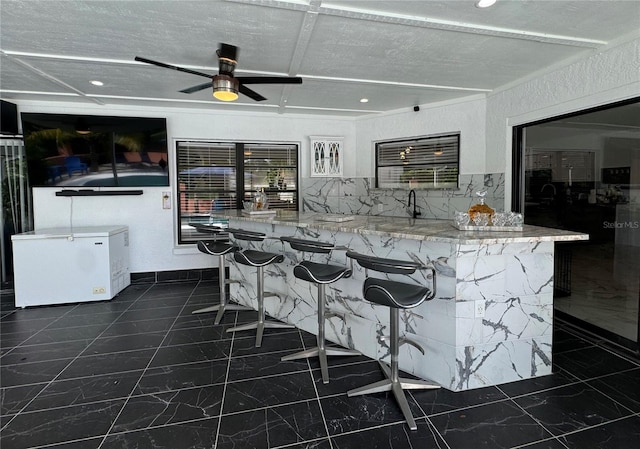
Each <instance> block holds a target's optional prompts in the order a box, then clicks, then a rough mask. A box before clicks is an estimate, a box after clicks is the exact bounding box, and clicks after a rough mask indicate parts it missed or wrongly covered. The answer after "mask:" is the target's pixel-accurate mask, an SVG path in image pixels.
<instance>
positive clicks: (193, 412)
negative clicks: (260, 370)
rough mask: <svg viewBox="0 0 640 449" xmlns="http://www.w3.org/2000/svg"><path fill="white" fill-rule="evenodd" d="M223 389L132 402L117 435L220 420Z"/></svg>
mask: <svg viewBox="0 0 640 449" xmlns="http://www.w3.org/2000/svg"><path fill="white" fill-rule="evenodd" d="M223 389H224V386H223V385H208V386H206V387H196V388H189V389H185V390H177V391H168V392H165V393H153V394H146V395H143V396H134V397H131V398H129V400H128V401H127V403H126V405H125V406H124V408H123V409H122V411H121V412H120V415H119V416H118V419H117V420H116V422H115V423H114V425H113V429H112V431H113V432H115V433H119V432H127V431H132V430H139V429H146V428H151V427H158V426H164V425H168V424H176V423H180V422H188V421H195V420H201V419H208V418H216V417H218V415H219V414H220V405H221V403H222V390H223Z"/></svg>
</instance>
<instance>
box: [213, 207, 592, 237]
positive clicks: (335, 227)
mask: <svg viewBox="0 0 640 449" xmlns="http://www.w3.org/2000/svg"><path fill="white" fill-rule="evenodd" d="M326 215H327V214H319V213H316V212H313V213H302V212H295V211H285V210H278V211H277V213H276V214H275V215H273V216H246V215H243V214H242V211H240V210H224V211H219V212H216V213H215V216H216V217H219V218H228V219H231V220H238V221H249V222H258V223H269V224H281V225H288V226H296V227H309V228H315V229H323V230H328V231H338V232H349V233H354V234H365V235H366V234H370V235H386V236H390V237H395V238H403V239H412V240H427V241H435V242H447V243H452V242H453V243H458V244H470V245H477V244H483V245H486V244H494V243H496V244H497V243H519V242H545V241H546V242H549V241H574V240H588V239H589V235H588V234H584V233H579V232H572V231H565V230H562V229H552V228H543V227H540V226H529V225H525V226H524V228H523V230H522V231H460V230H458V229H456V228H455V227H454V225H453V222H452V221H450V220H428V219H414V218H409V217H380V216H370V215H352V216H350V217H353V219H352V220H349V221H342V222H332V221H324V220H323V217H324V218H325V219H326ZM329 215H331V216H333V215H332V214H329ZM232 227H233V226H232Z"/></svg>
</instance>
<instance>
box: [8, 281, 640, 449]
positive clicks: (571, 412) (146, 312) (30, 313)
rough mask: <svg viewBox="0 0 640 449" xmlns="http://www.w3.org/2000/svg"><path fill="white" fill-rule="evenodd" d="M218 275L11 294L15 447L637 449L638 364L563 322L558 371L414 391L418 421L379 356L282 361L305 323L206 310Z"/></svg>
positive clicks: (305, 342)
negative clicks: (105, 297)
mask: <svg viewBox="0 0 640 449" xmlns="http://www.w3.org/2000/svg"><path fill="white" fill-rule="evenodd" d="M216 287H217V283H216V281H204V282H202V281H201V282H180V283H167V284H146V285H145V284H138V285H133V286H131V287H129V288H127V289H126V290H125V291H123V292H122V293H121V294H120V295H119V296H118V297H117V298H115V299H114V300H112V301H109V302H102V303H89V304H80V305H64V306H56V307H41V308H32V309H26V310H15V309H14V308H13V298H12V296H11V295H10V294H8V293H7V292H4V293H3V298H2V309H1V313H2V317H1V322H0V323H1V327H0V330H1V336H2V340H1V343H2V357H1V358H0V363H1V367H0V368H1V373H0V375H1V377H0V385H1V387H2V390H1V402H2V416H1V421H0V426H1V440H0V446H1V447H2V448H3V449H14V448H15V449H17V448H33V447H35V448H41V447H60V448H61V447H64V448H70V449H76V448H77V449H80V448H82V449H85V448H86V449H90V448H101V449H108V448H118V449H120V448H140V449H143V448H171V449H181V448H217V449H227V448H242V449H245V448H247V449H248V448H256V449H261V448H284V447H287V448H295V449H298V448H316V449H328V448H333V449H344V448H348V449H353V448H359V447H366V448H367V449H373V448H396V449H401V448H419V449H428V448H451V449H455V448H474V449H477V448H491V449H498V448H511V447H527V448H532V449H541V448H549V449H561V448H579V449H584V448H603V449H604V448H606V449H614V448H621V449H622V448H624V449H628V448H632V447H638V443H639V442H640V363H639V362H638V361H635V360H634V359H632V358H628V357H623V356H620V355H616V354H615V353H614V352H612V351H611V350H609V349H607V348H606V347H605V346H604V345H601V344H600V342H598V341H595V340H590V339H588V337H586V336H581V335H579V334H578V332H577V331H576V330H574V329H572V328H571V327H569V326H568V325H565V324H563V323H557V325H556V332H555V344H554V349H555V351H554V352H555V354H554V372H555V373H554V374H553V375H551V376H546V377H542V378H538V379H535V380H525V381H521V382H516V383H511V384H506V385H500V386H498V387H488V388H483V389H479V390H471V391H466V392H460V393H452V392H450V391H447V390H444V389H441V390H437V391H418V392H412V393H410V394H409V400H410V404H411V408H412V410H413V413H414V416H416V417H417V418H418V430H417V431H414V432H412V431H410V430H409V429H408V428H407V426H406V425H405V424H404V422H403V418H402V415H401V413H400V411H399V409H398V408H397V406H396V405H395V403H394V402H393V400H390V398H389V397H388V396H387V395H385V394H378V395H371V396H361V397H356V398H348V397H347V396H346V394H345V392H346V391H347V390H348V389H350V388H353V387H356V386H361V385H364V384H366V383H369V382H372V381H374V380H377V379H381V378H382V375H381V373H380V371H379V369H378V366H377V363H376V362H375V361H372V360H370V359H367V358H365V357H341V358H333V359H330V363H331V368H330V376H331V382H330V383H329V384H328V385H324V384H323V383H322V382H321V380H320V372H319V367H318V364H317V362H316V361H315V360H313V359H312V360H310V361H307V360H301V361H291V362H281V361H280V357H281V356H282V355H284V354H289V353H291V352H293V351H296V350H299V349H301V348H303V347H304V346H309V345H312V346H313V345H314V342H315V339H314V337H313V336H312V335H310V334H307V333H304V332H300V331H297V330H293V331H291V330H286V331H282V330H279V331H269V332H268V333H267V334H266V335H265V339H264V343H263V347H262V348H260V349H256V348H254V347H253V343H254V339H253V337H252V335H251V334H249V333H239V334H237V335H235V336H234V335H232V334H228V333H226V332H225V329H227V328H228V327H230V326H231V325H233V324H234V323H235V322H242V321H250V320H252V319H253V317H254V316H255V313H254V312H241V313H237V314H236V313H228V314H227V316H226V317H225V320H224V322H223V323H222V324H221V325H219V326H214V325H213V318H214V316H213V314H211V313H209V314H204V315H192V314H191V312H192V311H193V310H195V309H197V308H199V307H202V305H203V304H209V303H211V302H215V300H216V299H217V294H215V291H216Z"/></svg>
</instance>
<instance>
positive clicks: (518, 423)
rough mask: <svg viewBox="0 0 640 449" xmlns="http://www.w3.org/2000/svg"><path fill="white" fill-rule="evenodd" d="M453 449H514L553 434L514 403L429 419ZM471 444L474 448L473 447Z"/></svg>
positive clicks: (486, 406)
mask: <svg viewBox="0 0 640 449" xmlns="http://www.w3.org/2000/svg"><path fill="white" fill-rule="evenodd" d="M429 419H430V420H431V422H432V423H433V425H434V426H435V428H436V429H437V430H438V432H439V433H440V435H442V437H443V438H444V440H445V441H446V442H447V444H448V445H449V446H450V447H452V448H454V447H455V448H464V447H473V448H487V449H501V448H511V447H514V446H519V445H523V444H527V443H532V442H535V441H538V440H541V439H547V438H549V437H551V436H552V435H551V434H550V433H549V432H548V431H547V430H545V429H544V428H543V427H542V426H540V425H539V424H538V422H536V420H534V419H533V418H532V417H531V416H530V415H529V414H527V413H526V412H525V411H523V410H522V409H521V408H520V407H518V406H517V405H516V404H514V403H513V402H511V401H510V400H505V401H500V402H493V403H490V404H487V405H481V406H477V407H471V408H467V409H462V410H456V411H454V412H449V413H444V414H440V415H436V416H432V417H430V418H429ZM470 442H473V443H472V446H470Z"/></svg>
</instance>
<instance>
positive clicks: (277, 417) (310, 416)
mask: <svg viewBox="0 0 640 449" xmlns="http://www.w3.org/2000/svg"><path fill="white" fill-rule="evenodd" d="M223 419H224V418H223ZM266 421H267V436H268V438H267V439H268V444H269V446H268V447H278V446H285V445H289V444H292V443H302V442H304V441H317V440H326V439H327V437H328V434H327V428H326V427H325V423H324V418H323V416H322V411H321V410H320V403H319V401H318V400H317V399H313V400H310V401H304V402H296V403H294V404H287V405H281V406H279V407H269V408H267V410H266Z"/></svg>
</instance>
